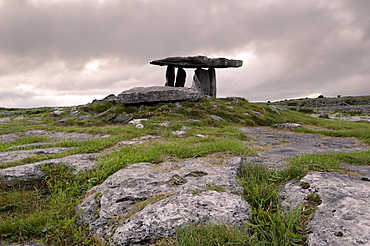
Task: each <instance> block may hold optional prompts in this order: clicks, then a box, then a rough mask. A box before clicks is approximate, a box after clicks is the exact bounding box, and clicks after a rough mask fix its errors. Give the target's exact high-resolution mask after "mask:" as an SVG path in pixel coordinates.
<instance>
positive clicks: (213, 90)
mask: <svg viewBox="0 0 370 246" xmlns="http://www.w3.org/2000/svg"><path fill="white" fill-rule="evenodd" d="M208 74H209V86H210V93H209V95H210V96H211V97H216V93H217V88H216V69H214V68H213V67H210V68H209V69H208Z"/></svg>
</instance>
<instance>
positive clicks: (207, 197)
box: [110, 190, 250, 245]
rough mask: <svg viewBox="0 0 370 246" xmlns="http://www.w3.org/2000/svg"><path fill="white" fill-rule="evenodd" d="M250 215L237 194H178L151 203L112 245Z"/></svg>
mask: <svg viewBox="0 0 370 246" xmlns="http://www.w3.org/2000/svg"><path fill="white" fill-rule="evenodd" d="M249 214H250V211H249V205H248V203H247V202H246V201H245V200H244V199H242V198H241V197H239V196H237V195H233V194H230V193H226V192H217V191H211V190H208V191H201V192H199V193H198V194H191V193H181V194H178V195H174V196H171V197H169V198H166V199H163V200H161V201H159V202H157V203H155V204H150V205H148V206H147V207H145V208H144V209H143V210H141V211H140V212H138V213H136V214H135V215H134V216H132V217H131V218H130V219H128V220H127V221H126V223H125V224H123V225H122V226H120V227H119V228H118V229H117V230H116V231H115V233H114V235H113V236H112V238H111V240H110V244H111V245H133V244H135V243H143V242H145V241H149V240H150V239H151V238H152V237H157V238H162V237H170V236H173V235H174V234H175V233H176V227H181V226H183V225H186V224H188V223H189V222H191V223H195V224H199V223H216V224H242V223H244V222H246V221H247V220H248V215H249Z"/></svg>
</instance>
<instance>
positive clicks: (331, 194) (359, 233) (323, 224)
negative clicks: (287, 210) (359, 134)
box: [282, 167, 370, 246]
mask: <svg viewBox="0 0 370 246" xmlns="http://www.w3.org/2000/svg"><path fill="white" fill-rule="evenodd" d="M367 168H370V167H367ZM302 183H308V184H309V186H310V188H309V189H304V188H302V187H301V186H300V184H302ZM310 193H317V194H318V195H319V196H320V199H321V201H322V203H321V204H320V205H319V206H318V210H317V211H316V213H315V214H314V216H313V218H312V220H311V221H310V222H309V224H308V228H309V230H310V231H309V233H308V245H312V246H326V245H342V246H347V245H348V246H349V245H369V244H370V224H369V221H370V185H369V181H362V180H359V179H356V178H352V177H350V176H348V175H344V174H338V173H329V172H311V173H309V174H307V175H306V176H305V177H303V178H302V179H301V180H300V182H295V183H294V182H289V183H288V184H286V185H285V186H284V188H283V190H282V195H284V196H285V197H286V200H287V201H286V204H289V203H293V204H294V203H299V202H303V201H304V199H305V198H307V195H308V194H310Z"/></svg>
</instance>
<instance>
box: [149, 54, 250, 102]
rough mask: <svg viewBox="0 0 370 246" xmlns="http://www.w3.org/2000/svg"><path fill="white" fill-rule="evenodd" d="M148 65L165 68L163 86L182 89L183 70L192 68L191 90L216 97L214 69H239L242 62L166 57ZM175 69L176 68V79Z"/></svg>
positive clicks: (191, 57) (222, 59) (183, 83)
mask: <svg viewBox="0 0 370 246" xmlns="http://www.w3.org/2000/svg"><path fill="white" fill-rule="evenodd" d="M150 64H152V65H159V66H167V70H166V83H165V86H169V87H184V85H185V81H186V72H185V69H184V68H194V69H195V72H194V76H193V85H192V88H193V89H196V90H197V91H200V92H201V93H202V94H203V95H208V96H211V97H216V91H217V89H216V70H215V68H230V67H235V68H236V67H241V66H242V65H243V61H241V60H231V59H226V58H208V57H206V56H188V57H168V58H164V59H160V60H154V61H151V62H150ZM175 68H177V74H176V77H175ZM205 68H207V70H206V69H205Z"/></svg>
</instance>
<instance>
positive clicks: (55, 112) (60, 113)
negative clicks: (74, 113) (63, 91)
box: [53, 110, 64, 116]
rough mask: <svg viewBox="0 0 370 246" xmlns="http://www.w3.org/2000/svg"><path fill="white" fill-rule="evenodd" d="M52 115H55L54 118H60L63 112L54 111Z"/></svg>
mask: <svg viewBox="0 0 370 246" xmlns="http://www.w3.org/2000/svg"><path fill="white" fill-rule="evenodd" d="M53 114H54V115H56V116H61V115H62V114H64V111H62V110H55V111H54V112H53Z"/></svg>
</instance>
